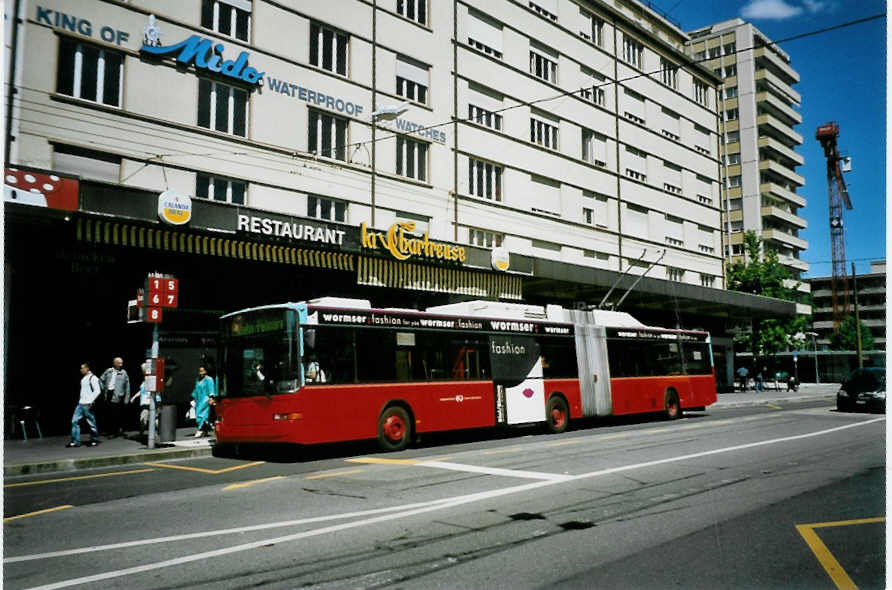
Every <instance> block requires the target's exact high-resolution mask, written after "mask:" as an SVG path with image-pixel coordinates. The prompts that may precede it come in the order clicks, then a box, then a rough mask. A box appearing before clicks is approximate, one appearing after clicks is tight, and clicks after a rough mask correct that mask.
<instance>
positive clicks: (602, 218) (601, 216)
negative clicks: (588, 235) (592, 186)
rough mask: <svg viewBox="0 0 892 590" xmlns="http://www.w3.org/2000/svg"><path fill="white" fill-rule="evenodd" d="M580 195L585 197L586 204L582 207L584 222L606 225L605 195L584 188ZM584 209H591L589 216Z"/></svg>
mask: <svg viewBox="0 0 892 590" xmlns="http://www.w3.org/2000/svg"><path fill="white" fill-rule="evenodd" d="M582 196H583V197H584V198H585V199H586V203H585V204H586V205H588V206H587V207H583V208H582V217H583V219H584V220H585V222H586V223H587V224H589V225H597V226H600V227H607V195H602V194H599V193H594V192H592V191H587V190H584V191H582ZM586 211H591V212H592V214H591V216H589V214H587V213H586Z"/></svg>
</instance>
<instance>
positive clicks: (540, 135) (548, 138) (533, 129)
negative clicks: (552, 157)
mask: <svg viewBox="0 0 892 590" xmlns="http://www.w3.org/2000/svg"><path fill="white" fill-rule="evenodd" d="M530 141H532V142H533V143H537V144H539V145H541V146H543V147H547V148H548V149H552V150H556V149H558V127H557V125H553V124H551V123H547V122H545V121H544V120H543V119H537V118H533V117H531V118H530Z"/></svg>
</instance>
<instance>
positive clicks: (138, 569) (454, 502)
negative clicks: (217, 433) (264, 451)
mask: <svg viewBox="0 0 892 590" xmlns="http://www.w3.org/2000/svg"><path fill="white" fill-rule="evenodd" d="M885 420H886V418H885V417H883V418H874V419H872V420H865V421H863V422H858V423H855V424H846V425H845V426H837V427H835V428H829V429H826V430H819V431H816V432H809V433H806V434H797V435H793V436H785V437H782V438H775V439H769V440H764V441H759V442H754V443H747V444H742V445H735V446H733V447H724V448H720V449H713V450H711V451H702V452H699V453H690V454H687V455H680V456H678V457H669V458H666V459H657V460H654V461H646V462H644V463H636V464H633V465H623V466H620V467H611V468H609V469H602V470H599V471H591V472H589V473H583V474H581V475H576V476H571V477H570V478H568V479H562V480H545V481H537V482H533V483H528V484H523V485H519V486H512V487H509V488H502V489H499V490H489V491H485V492H478V493H475V494H467V495H465V496H457V497H455V498H452V499H449V500H445V501H441V502H430V503H426V504H425V503H422V504H409V505H406V506H402V507H394V508H393V511H396V510H400V509H403V511H402V512H397V513H395V514H393V513H391V514H382V515H379V516H375V517H373V518H368V519H365V520H358V521H353V522H345V523H342V524H337V525H331V526H326V527H323V528H320V529H315V530H311V531H303V532H300V533H295V534H292V535H285V536H283V537H275V538H272V539H263V540H260V541H254V542H251V543H243V544H241V545H235V546H232V547H225V548H222V549H216V550H213V551H205V552H202V553H195V554H192V555H185V556H183V557H177V558H174V559H167V560H164V561H159V562H155V563H150V564H145V565H140V566H135V567H130V568H125V569H121V570H113V571H109V572H103V573H101V574H94V575H91V576H84V577H81V578H73V579H70V580H63V581H61V582H55V583H52V584H45V585H43V586H35V587H34V588H32V589H31V590H54V589H55V588H67V587H69V586H76V585H79V584H88V583H91V582H100V581H103V580H110V579H112V578H119V577H122V576H129V575H133V574H138V573H142V572H148V571H153V570H157V569H163V568H167V567H172V566H176V565H183V564H186V563H192V562H195V561H203V560H206V559H210V558H214V557H220V556H223V555H230V554H232V553H240V552H242V551H249V550H252V549H257V548H260V547H263V546H265V545H271V544H278V543H287V542H291V541H298V540H301V539H307V538H311V537H318V536H320V535H325V534H328V533H335V532H339V531H344V530H349V529H354V528H359V527H364V526H369V525H372V524H377V523H380V522H387V521H391V520H398V519H403V518H407V517H410V516H415V515H418V514H424V513H427V512H435V511H439V510H444V509H446V508H452V507H455V506H461V505H463V504H470V503H473V502H479V501H482V500H490V499H492V498H498V497H501V496H507V495H509V494H516V493H519V492H525V491H530V490H535V489H538V488H544V487H549V486H553V485H557V484H561V483H565V482H568V481H576V480H583V479H592V478H595V477H600V476H604V475H610V474H613V473H620V472H623V471H632V470H636V469H642V468H645V467H652V466H654V465H664V464H667V463H678V462H681V461H687V460H690V459H696V458H700V457H708V456H711V455H721V454H724V453H731V452H734V451H740V450H743V449H751V448H755V447H761V446H767V445H775V444H780V443H785V442H790V441H795V440H803V439H808V438H814V437H818V436H824V435H827V434H831V433H834V432H840V431H842V430H848V429H849V428H857V427H860V426H866V425H868V424H873V423H875V422H882V421H885ZM412 506H414V508H411V509H410V507H412ZM265 526H268V527H269V528H273V527H274V526H276V524H275V523H270V524H268V525H265ZM138 543H139V541H134V542H133V543H132V544H130V545H129V546H133V545H135V544H138Z"/></svg>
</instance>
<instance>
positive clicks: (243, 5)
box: [217, 0, 251, 12]
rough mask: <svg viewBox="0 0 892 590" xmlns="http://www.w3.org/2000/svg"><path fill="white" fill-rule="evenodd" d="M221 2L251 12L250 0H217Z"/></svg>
mask: <svg viewBox="0 0 892 590" xmlns="http://www.w3.org/2000/svg"><path fill="white" fill-rule="evenodd" d="M217 1H218V2H220V3H221V4H228V5H230V6H232V7H234V8H238V9H239V10H244V11H245V12H251V0H217Z"/></svg>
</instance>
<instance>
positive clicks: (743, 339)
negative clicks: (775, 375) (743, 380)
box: [728, 231, 808, 365]
mask: <svg viewBox="0 0 892 590" xmlns="http://www.w3.org/2000/svg"><path fill="white" fill-rule="evenodd" d="M743 250H744V260H743V261H742V262H735V263H733V264H730V265H728V288H729V289H732V290H734V291H742V292H743V293H751V294H753V295H762V296H765V297H774V298H775V299H784V300H786V301H796V300H797V298H798V295H799V294H798V292H797V290H796V289H797V287H798V286H799V285H798V283H793V282H792V280H791V279H792V278H793V277H792V275H791V274H790V271H788V270H787V268H786V267H785V266H784V265H782V264H781V263H780V261H779V260H778V256H777V252H775V251H774V250H771V249H768V248H763V244H762V238H760V237H759V236H758V235H757V234H756V232H754V231H747V232H746V233H744V234H743ZM807 329H808V320H807V319H806V318H805V316H796V317H794V318H791V319H789V320H776V319H763V320H754V321H753V322H752V323H751V326H750V327H749V329H748V330H746V331H744V332H742V333H740V334H738V335H737V336H736V337H735V339H734V340H735V342H737V343H738V344H741V345H742V346H744V347H745V348H746V349H747V350H749V351H751V352H752V354H753V360H754V362H755V363H756V364H757V365H758V364H760V363H761V359H762V358H763V357H765V356H770V355H773V354H776V353H778V352H780V351H782V350H787V349H788V348H789V347H790V345H791V344H792V343H793V342H792V335H793V334H795V333H797V332H803V331H805V330H807Z"/></svg>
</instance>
